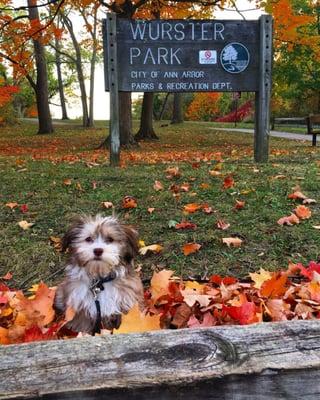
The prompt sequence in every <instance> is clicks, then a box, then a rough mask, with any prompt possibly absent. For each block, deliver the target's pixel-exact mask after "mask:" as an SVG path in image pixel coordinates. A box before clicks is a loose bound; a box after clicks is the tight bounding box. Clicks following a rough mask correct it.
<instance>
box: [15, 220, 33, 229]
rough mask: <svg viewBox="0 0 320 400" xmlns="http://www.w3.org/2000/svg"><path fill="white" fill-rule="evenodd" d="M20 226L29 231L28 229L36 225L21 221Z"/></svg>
mask: <svg viewBox="0 0 320 400" xmlns="http://www.w3.org/2000/svg"><path fill="white" fill-rule="evenodd" d="M18 225H19V226H20V228H22V229H23V230H27V229H29V228H31V227H32V226H33V225H34V224H33V223H32V222H27V221H20V222H18Z"/></svg>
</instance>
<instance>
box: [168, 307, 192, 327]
mask: <svg viewBox="0 0 320 400" xmlns="http://www.w3.org/2000/svg"><path fill="white" fill-rule="evenodd" d="M191 315H192V309H191V307H189V306H188V305H187V304H185V303H182V304H181V306H179V307H178V308H177V310H176V312H175V314H174V317H173V319H172V321H171V325H173V326H175V327H176V328H178V329H180V328H186V326H187V323H188V321H189V318H190V317H191Z"/></svg>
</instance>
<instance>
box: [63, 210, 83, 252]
mask: <svg viewBox="0 0 320 400" xmlns="http://www.w3.org/2000/svg"><path fill="white" fill-rule="evenodd" d="M83 225H84V219H83V218H82V217H75V218H73V220H72V224H71V226H70V227H69V228H68V230H67V232H66V233H65V235H64V236H63V238H62V251H63V252H64V251H66V250H67V249H68V248H69V247H70V245H71V243H72V242H73V241H74V240H75V239H76V238H77V237H78V236H79V233H80V231H81V230H82V228H83Z"/></svg>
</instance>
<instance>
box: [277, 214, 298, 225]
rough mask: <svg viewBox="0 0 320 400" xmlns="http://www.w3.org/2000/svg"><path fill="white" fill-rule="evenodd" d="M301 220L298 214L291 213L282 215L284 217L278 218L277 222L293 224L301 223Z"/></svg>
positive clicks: (279, 223)
mask: <svg viewBox="0 0 320 400" xmlns="http://www.w3.org/2000/svg"><path fill="white" fill-rule="evenodd" d="M299 222H300V220H299V218H298V217H297V216H296V214H291V215H289V216H288V217H282V218H280V219H278V221H277V224H278V225H289V226H292V225H294V224H299Z"/></svg>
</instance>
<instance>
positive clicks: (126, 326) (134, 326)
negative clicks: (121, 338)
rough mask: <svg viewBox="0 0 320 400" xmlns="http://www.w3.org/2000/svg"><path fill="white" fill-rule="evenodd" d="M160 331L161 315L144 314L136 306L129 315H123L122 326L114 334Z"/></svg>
mask: <svg viewBox="0 0 320 400" xmlns="http://www.w3.org/2000/svg"><path fill="white" fill-rule="evenodd" d="M158 329H160V315H148V314H145V313H142V312H141V311H140V310H139V306H138V304H136V305H135V306H134V307H133V308H132V309H131V310H130V311H129V312H128V314H125V315H122V322H121V325H120V327H119V329H115V330H114V331H113V333H114V334H118V333H133V332H148V331H155V330H158Z"/></svg>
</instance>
